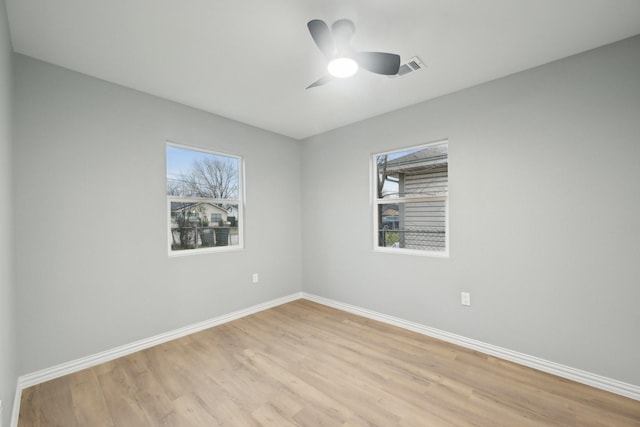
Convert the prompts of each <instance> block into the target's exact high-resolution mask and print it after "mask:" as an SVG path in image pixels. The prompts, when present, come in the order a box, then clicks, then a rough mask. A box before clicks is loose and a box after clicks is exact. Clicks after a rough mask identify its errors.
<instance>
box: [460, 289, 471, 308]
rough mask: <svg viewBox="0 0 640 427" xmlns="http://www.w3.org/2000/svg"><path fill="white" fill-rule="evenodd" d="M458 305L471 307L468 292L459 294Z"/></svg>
mask: <svg viewBox="0 0 640 427" xmlns="http://www.w3.org/2000/svg"><path fill="white" fill-rule="evenodd" d="M460 303H461V304H462V305H469V306H470V305H471V294H470V293H469V292H461V293H460Z"/></svg>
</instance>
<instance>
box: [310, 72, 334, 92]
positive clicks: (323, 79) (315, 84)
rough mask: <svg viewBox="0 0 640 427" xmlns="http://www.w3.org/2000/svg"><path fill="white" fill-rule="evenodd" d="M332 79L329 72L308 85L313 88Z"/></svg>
mask: <svg viewBox="0 0 640 427" xmlns="http://www.w3.org/2000/svg"><path fill="white" fill-rule="evenodd" d="M331 80H333V77H332V76H330V75H329V74H327V75H325V76H322V77H320V78H319V79H318V80H316V81H315V82H313V83H311V84H310V85H309V86H307V89H311V88H312V87H318V86H322V85H324V84H327V83H329V82H330V81H331Z"/></svg>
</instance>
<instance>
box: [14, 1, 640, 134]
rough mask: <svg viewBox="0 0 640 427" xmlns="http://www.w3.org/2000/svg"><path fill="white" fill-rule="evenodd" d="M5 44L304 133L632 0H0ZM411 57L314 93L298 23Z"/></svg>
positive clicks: (631, 30) (313, 74) (470, 76)
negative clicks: (392, 70)
mask: <svg viewBox="0 0 640 427" xmlns="http://www.w3.org/2000/svg"><path fill="white" fill-rule="evenodd" d="M7 11H8V15H9V26H10V30H11V40H12V43H13V48H14V50H15V51H16V52H18V53H22V54H25V55H28V56H32V57H35V58H38V59H41V60H44V61H47V62H51V63H53V64H57V65H60V66H62V67H66V68H69V69H71V70H75V71H79V72H82V73H85V74H88V75H91V76H95V77H98V78H100V79H104V80H107V81H111V82H114V83H118V84H121V85H123V86H127V87H130V88H134V89H137V90H140V91H144V92H147V93H150V94H154V95H157V96H160V97H163V98H167V99H170V100H173V101H177V102H180V103H183V104H186V105H189V106H192V107H196V108H199V109H202V110H205V111H209V112H212V113H215V114H218V115H221V116H224V117H228V118H231V119H235V120H238V121H240V122H244V123H248V124H251V125H254V126H257V127H260V128H263V129H267V130H271V131H273V132H277V133H280V134H283V135H288V136H291V137H293V138H298V139H301V138H304V137H307V136H311V135H315V134H318V133H322V132H325V131H327V130H330V129H334V128H337V127H340V126H344V125H347V124H350V123H353V122H356V121H359V120H362V119H365V118H369V117H373V116H376V115H379V114H382V113H386V112H389V111H392V110H396V109H398V108H402V107H405V106H408V105H412V104H415V103H418V102H421V101H425V100H427V99H431V98H434V97H437V96H440V95H443V94H446V93H451V92H454V91H457V90H460V89H463V88H466V87H469V86H473V85H476V84H478V83H482V82H486V81H488V80H492V79H495V78H498V77H501V76H505V75H508V74H512V73H514V72H518V71H521V70H525V69H528V68H531V67H535V66H537V65H541V64H544V63H547V62H550V61H553V60H556V59H559V58H563V57H566V56H569V55H572V54H575V53H578V52H582V51H585V50H588V49H591V48H595V47H598V46H601V45H604V44H608V43H611V42H614V41H617V40H621V39H623V38H627V37H630V36H633V35H636V34H639V33H640V0H483V1H478V0H395V1H389V0H322V1H319V0H316V1H312V0H239V1H233V0H226V1H222V0H56V1H52V0H7ZM314 18H317V19H322V20H324V21H326V22H327V23H328V24H329V25H331V23H332V22H333V21H335V20H337V19H341V18H348V19H351V20H352V21H353V22H354V23H355V25H356V33H355V35H354V36H353V39H352V45H353V47H355V48H356V49H357V50H363V51H366V50H373V51H382V52H392V53H397V54H399V55H400V56H401V58H402V62H403V63H404V62H406V61H407V59H409V58H410V57H412V56H419V57H420V58H421V59H422V61H423V62H424V63H425V65H426V66H427V68H426V69H424V70H420V71H418V72H414V73H411V74H408V75H406V76H403V77H397V78H390V77H385V76H379V75H374V74H371V73H369V72H367V71H359V72H358V73H357V74H356V76H354V77H352V78H350V79H345V80H339V81H338V80H336V81H333V82H331V83H330V84H327V85H325V86H322V87H318V88H314V89H309V90H305V87H306V86H307V85H309V84H310V83H311V82H313V81H315V80H316V79H317V78H318V77H320V76H321V75H323V74H324V71H325V66H326V63H325V58H324V57H323V56H322V54H321V53H320V51H319V50H318V49H317V47H316V46H315V44H314V43H313V40H312V39H311V37H310V36H309V33H308V31H307V27H306V23H307V21H309V20H311V19H314Z"/></svg>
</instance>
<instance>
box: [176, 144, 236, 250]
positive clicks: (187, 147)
mask: <svg viewBox="0 0 640 427" xmlns="http://www.w3.org/2000/svg"><path fill="white" fill-rule="evenodd" d="M167 147H175V148H180V149H183V150H191V151H199V152H202V153H206V154H213V155H216V156H223V157H229V158H232V159H236V160H237V161H238V199H212V198H206V197H205V198H200V197H182V196H170V195H168V194H167V195H166V197H167V205H166V212H167V223H166V231H167V252H168V254H169V256H170V257H181V256H190V255H201V254H209V253H218V252H232V251H239V250H242V249H244V205H245V185H244V182H245V180H244V166H245V165H244V159H243V157H242V156H239V155H236V154H229V153H223V152H220V151H214V150H211V149H208V148H202V147H196V146H193V145H184V144H178V143H175V142H172V141H167V143H166V144H165V194H166V188H167V187H168V179H167V176H166V175H167V161H168V159H167V158H166V156H167ZM176 201H183V202H188V201H194V202H210V203H215V204H219V203H226V204H233V205H237V206H238V218H237V224H238V244H237V245H228V246H211V247H204V248H202V247H201V248H195V249H184V250H179V251H174V250H172V249H171V244H172V242H173V236H172V231H171V202H176Z"/></svg>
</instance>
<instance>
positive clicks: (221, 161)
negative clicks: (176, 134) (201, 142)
mask: <svg viewBox="0 0 640 427" xmlns="http://www.w3.org/2000/svg"><path fill="white" fill-rule="evenodd" d="M238 169H239V168H238V159H237V158H234V157H229V156H223V155H220V154H213V153H207V152H204V151H198V150H188V149H185V148H179V147H173V146H167V195H169V196H179V197H206V198H212V199H238V198H239V196H238V194H239V187H238V185H239V184H238V182H239V179H238V178H239V174H238Z"/></svg>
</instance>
